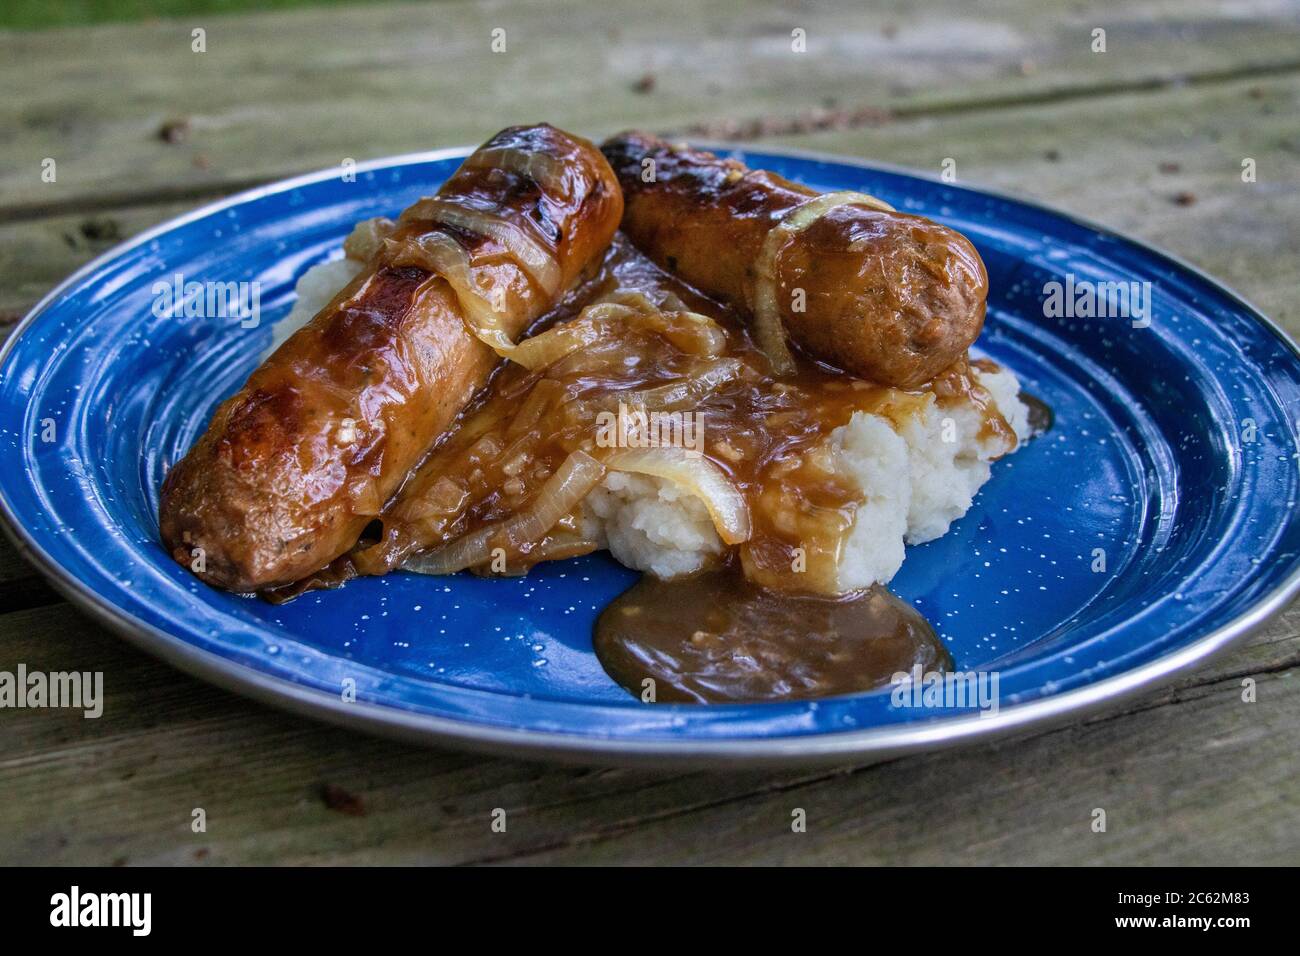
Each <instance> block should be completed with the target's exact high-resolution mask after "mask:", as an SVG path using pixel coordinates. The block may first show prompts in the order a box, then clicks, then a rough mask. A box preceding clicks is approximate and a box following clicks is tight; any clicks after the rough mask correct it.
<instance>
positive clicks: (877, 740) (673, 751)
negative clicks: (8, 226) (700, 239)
mask: <svg viewBox="0 0 1300 956" xmlns="http://www.w3.org/2000/svg"><path fill="white" fill-rule="evenodd" d="M692 145H696V146H700V147H703V148H706V149H711V150H715V151H730V150H740V151H745V150H749V149H751V148H752V147H751V145H750V144H745V143H731V142H718V141H709V140H701V141H695V142H693V144H692ZM473 149H474V147H451V148H447V149H438V150H429V151H426V152H419V153H405V154H402V155H399V156H392V157H387V158H382V159H375V160H369V161H367V162H364V163H359V164H357V167H356V171H357V172H373V171H378V170H383V169H391V168H393V167H396V166H408V165H414V164H418V163H428V162H437V161H440V160H448V159H457V158H461V157H464V156H468V155H469V154H470V153H471V152H473ZM769 152H772V151H769ZM775 152H776V153H779V154H780V155H783V156H788V157H791V158H796V159H806V160H810V161H814V162H822V163H831V164H837V165H844V166H857V167H860V168H862V169H867V170H883V171H886V172H892V173H898V174H902V175H907V176H912V177H915V178H917V179H924V180H927V181H929V182H932V183H936V184H938V183H941V180H940V179H939V178H938V177H935V176H933V175H930V174H926V173H921V172H917V171H915V170H911V169H907V168H905V167H902V166H897V165H894V164H890V163H881V162H874V161H873V162H869V163H868V162H864V161H862V160H860V159H858V158H856V157H852V156H842V155H836V154H832V153H820V152H815V151H809V150H800V149H779V150H776V151H775ZM337 176H338V170H337V169H325V170H320V171H318V172H314V173H306V174H303V175H301V176H295V177H293V178H290V179H284V180H278V181H276V182H274V183H269V184H267V185H264V186H258V187H255V188H253V189H249V190H245V191H243V192H239V193H235V194H234V195H232V196H227V197H226V198H224V199H220V200H218V201H216V202H213V203H209V204H207V205H205V206H201V207H199V208H198V209H194V210H192V211H190V212H188V213H185V214H184V215H181V216H177V217H175V218H173V219H169V220H167V221H165V222H162V223H159V224H158V225H156V226H153V227H152V228H150V229H147V230H145V231H144V232H142V233H140V234H139V235H137V236H135V237H134V238H132V239H130V240H128V241H127V242H124V243H121V244H119V245H117V246H114V247H113V248H111V249H109V250H107V251H106V252H104V253H103V254H101V255H99V256H97V257H95V258H94V259H92V260H91V261H90V262H88V263H86V264H85V265H83V266H82V267H81V268H79V269H77V270H76V271H75V272H73V273H72V275H70V276H68V278H66V279H64V280H63V281H62V282H60V283H59V284H58V285H57V286H55V287H54V288H53V289H51V290H50V292H48V293H47V294H46V295H45V296H44V297H43V298H42V299H41V300H40V301H39V302H38V303H37V304H36V305H35V306H34V307H33V308H32V310H31V311H30V312H28V313H27V315H26V316H24V317H23V319H22V321H21V322H19V323H18V325H17V326H16V327H15V329H14V331H13V332H12V333H11V334H10V336H9V338H8V340H7V341H6V342H5V343H4V345H3V347H0V366H3V364H4V362H5V361H6V359H7V358H8V356H9V353H10V352H11V351H12V350H13V349H14V347H15V346H16V344H17V343H18V341H19V339H20V338H21V336H22V335H23V333H24V332H25V331H26V330H27V328H28V327H29V326H31V325H32V324H33V323H34V322H35V321H36V320H37V319H38V318H39V317H40V315H41V313H43V312H44V311H45V310H46V309H47V308H48V307H49V306H50V305H51V304H52V303H54V302H55V301H57V300H58V299H59V298H60V297H61V296H62V295H63V294H64V293H65V292H67V291H68V290H69V289H71V288H73V287H74V286H76V285H77V284H78V283H79V282H80V281H81V279H82V278H83V277H84V276H87V275H89V274H91V273H92V272H94V271H95V270H97V269H98V268H99V267H100V266H101V265H102V264H104V263H107V262H109V261H110V260H112V259H114V258H116V257H117V256H120V255H121V254H122V253H124V252H126V251H128V250H130V249H134V248H136V247H137V246H140V245H143V244H144V243H147V242H149V241H151V240H152V239H154V238H155V237H157V236H159V235H162V234H164V233H166V232H169V231H171V230H173V229H175V228H176V227H178V226H181V225H184V224H186V223H189V222H193V221H195V220H198V219H201V218H204V217H206V216H209V215H212V214H213V213H217V212H221V211H222V210H224V209H229V208H231V207H234V206H238V205H242V204H244V203H248V202H253V201H256V200H259V199H263V198H266V197H268V196H272V195H275V194H277V193H281V192H287V191H290V190H293V189H297V188H299V187H302V186H306V185H310V184H312V183H317V182H321V181H324V180H328V179H332V178H334V177H337ZM978 191H979V192H980V193H983V194H986V195H988V196H992V197H994V198H997V199H1003V200H1007V201H1010V202H1014V203H1018V204H1020V205H1022V206H1026V207H1029V208H1033V209H1037V210H1039V211H1042V212H1045V213H1048V214H1050V215H1053V216H1056V217H1059V218H1061V219H1064V220H1067V221H1070V222H1072V223H1074V224H1076V225H1078V226H1081V227H1084V228H1086V229H1090V230H1092V231H1094V232H1096V233H1099V234H1102V235H1106V236H1112V237H1115V238H1118V239H1123V240H1125V241H1129V242H1135V243H1137V244H1138V245H1141V246H1142V247H1143V248H1145V249H1147V250H1150V251H1151V252H1153V253H1155V254H1157V255H1159V256H1161V257H1163V258H1164V259H1166V260H1168V261H1169V262H1171V263H1173V264H1175V265H1177V266H1178V267H1179V268H1181V269H1183V270H1185V271H1186V272H1188V273H1189V274H1191V275H1194V276H1196V277H1197V278H1199V279H1201V280H1202V281H1204V282H1206V283H1207V284H1209V285H1210V286H1212V287H1213V288H1214V289H1215V290H1216V291H1218V292H1219V293H1220V294H1222V295H1224V296H1225V297H1227V298H1228V299H1230V300H1232V301H1233V302H1235V303H1237V304H1238V305H1240V306H1241V307H1242V308H1243V309H1245V310H1246V311H1247V312H1249V314H1250V316H1251V318H1252V319H1253V320H1254V321H1256V322H1257V323H1259V324H1260V325H1262V326H1263V327H1264V328H1265V329H1267V330H1268V331H1270V332H1271V333H1272V334H1273V335H1275V336H1276V337H1277V338H1278V339H1279V340H1280V341H1281V342H1282V343H1283V344H1284V345H1285V346H1286V347H1287V348H1288V349H1289V350H1290V352H1291V353H1292V355H1293V356H1294V357H1295V358H1296V359H1297V360H1300V346H1298V345H1297V344H1296V342H1295V341H1294V340H1293V339H1292V338H1291V337H1290V336H1289V335H1288V334H1287V332H1286V331H1285V330H1284V329H1282V328H1281V327H1280V326H1279V325H1278V324H1277V323H1275V322H1274V321H1273V320H1272V319H1270V318H1269V317H1268V316H1266V315H1265V314H1264V313H1263V312H1261V311H1260V310H1259V309H1257V308H1255V306H1253V305H1251V304H1250V303H1249V302H1248V301H1246V300H1245V299H1244V298H1242V296H1240V295H1238V294H1237V293H1236V292H1234V291H1233V290H1232V289H1230V288H1228V287H1227V286H1225V285H1224V284H1223V283H1222V282H1220V281H1219V280H1217V279H1215V278H1214V277H1213V276H1211V275H1208V274H1207V273H1206V272H1204V271H1203V270H1201V269H1199V268H1197V267H1196V266H1194V265H1192V264H1190V263H1188V262H1186V261H1185V260H1183V259H1181V258H1180V257H1178V256H1176V255H1173V254H1172V253H1169V252H1166V251H1165V250H1163V249H1160V248H1158V247H1156V246H1153V245H1151V244H1150V243H1147V242H1144V241H1141V240H1132V239H1129V238H1128V237H1126V236H1123V235H1122V234H1121V233H1117V232H1115V231H1114V230H1112V229H1110V228H1108V227H1106V226H1103V225H1101V224H1099V223H1096V222H1093V221H1092V220H1090V219H1087V218H1085V217H1082V216H1076V215H1074V214H1073V213H1070V212H1065V211H1063V210H1060V209H1057V208H1055V207H1053V206H1051V205H1048V204H1045V203H1040V202H1037V201H1034V200H1031V199H1025V198H1023V197H1020V196H1015V195H1013V194H1011V193H1007V192H1003V191H999V190H996V189H989V188H985V187H978ZM2 491H3V489H2V488H0V492H2ZM0 527H2V528H3V529H4V531H5V533H6V535H7V536H8V537H9V539H10V540H11V541H12V542H13V543H14V545H15V547H16V548H17V549H18V551H19V553H20V554H21V555H22V557H23V558H25V559H26V560H27V561H28V562H30V563H31V564H33V565H34V566H35V567H36V568H37V569H38V570H39V571H40V572H41V573H42V574H44V575H45V576H46V577H47V578H48V579H49V580H50V582H51V583H52V584H53V585H54V586H55V588H56V589H57V590H58V591H59V592H60V593H62V594H63V595H64V596H65V597H67V598H68V600H69V601H71V602H72V603H73V604H75V605H76V606H78V607H79V608H81V609H82V610H84V611H86V612H87V613H89V614H90V616H91V617H93V618H95V619H96V620H98V621H99V622H101V623H103V624H105V625H106V626H107V627H108V628H109V629H110V630H112V631H113V632H114V633H116V634H118V635H120V636H121V637H123V638H124V639H125V640H126V641H127V642H128V643H130V644H132V645H134V646H136V647H138V648H140V649H141V650H143V651H145V652H147V653H149V654H151V655H153V656H155V657H158V658H160V659H161V660H163V661H166V662H167V663H168V664H171V665H172V666H174V667H176V668H177V669H179V670H181V671H184V672H185V673H188V674H191V675H193V676H195V677H198V678H200V679H202V680H205V681H208V682H210V683H212V684H215V685H217V686H218V687H221V688H223V689H225V690H230V691H233V692H235V693H238V694H242V695H244V696H246V697H249V698H252V699H253V700H256V701H259V702H261V703H264V704H269V705H271V706H274V707H277V708H280V709H282V710H287V711H290V712H293V713H296V714H301V715H303V716H308V717H315V718H319V719H321V720H325V721H327V722H329V723H332V724H337V725H339V726H343V727H348V728H352V729H362V730H365V731H368V732H371V733H375V734H379V735H382V736H386V737H391V738H394V739H398V740H403V741H407V742H412V743H420V744H426V745H429V744H447V745H452V746H457V747H467V748H470V749H473V750H477V751H481V752H485V753H494V754H500V755H506V756H515V757H521V756H522V757H529V756H531V757H537V758H546V759H553V760H565V761H569V762H574V763H588V764H592V763H595V764H602V765H638V766H646V765H653V766H658V767H663V768H669V767H690V766H696V767H704V766H707V767H712V768H715V769H718V768H722V767H741V766H750V767H760V766H795V765H812V764H841V765H843V764H851V763H870V762H872V761H879V760H884V759H889V758H892V757H898V756H902V755H905V754H910V753H917V752H920V751H929V750H935V749H939V748H941V747H950V746H955V745H957V744H960V743H966V742H974V741H980V740H989V739H992V738H995V737H1002V736H1007V735H1010V734H1014V733H1016V732H1017V731H1020V730H1024V729H1027V728H1030V727H1046V726H1052V725H1056V724H1059V723H1062V722H1064V721H1066V720H1067V719H1070V718H1072V717H1077V716H1082V715H1084V714H1088V713H1092V712H1095V711H1098V710H1102V709H1105V708H1109V707H1112V706H1114V705H1115V704H1117V703H1119V702H1120V701H1122V700H1125V699H1128V698H1130V697H1132V696H1134V695H1136V694H1138V693H1140V692H1142V691H1145V690H1150V689H1152V688H1154V687H1157V686H1160V685H1161V684H1164V683H1167V682H1169V681H1171V680H1172V679H1173V678H1175V677H1176V676H1178V675H1179V674H1182V673H1184V672H1186V671H1189V670H1191V669H1192V668H1193V667H1194V666H1196V665H1198V664H1203V663H1205V662H1207V661H1209V660H1210V659H1211V658H1212V657H1214V656H1215V655H1217V654H1219V653H1221V652H1222V651H1224V650H1226V649H1227V648H1229V647H1231V646H1233V645H1234V644H1236V643H1238V642H1240V641H1242V640H1244V639H1245V638H1246V637H1248V636H1250V635H1251V634H1252V633H1254V632H1255V631H1256V630H1257V629H1258V628H1260V627H1262V626H1263V625H1264V624H1265V623H1267V622H1268V621H1269V620H1270V619H1271V618H1272V617H1273V616H1274V615H1276V614H1278V613H1279V612H1280V611H1281V610H1282V609H1283V608H1285V607H1286V606H1287V605H1288V604H1289V603H1290V601H1291V600H1292V599H1293V598H1295V596H1296V595H1297V594H1298V593H1300V570H1296V571H1294V572H1293V573H1292V574H1291V575H1290V576H1288V577H1287V578H1286V580H1284V581H1283V582H1282V583H1281V584H1280V585H1279V586H1278V587H1276V588H1274V589H1273V590H1272V591H1270V592H1269V593H1267V594H1266V595H1264V596H1263V597H1261V598H1260V599H1259V600H1258V601H1257V602H1256V603H1255V604H1254V605H1252V606H1251V607H1250V608H1248V609H1247V610H1246V611H1244V612H1243V613H1242V614H1240V615H1238V616H1237V617H1236V618H1234V619H1233V620H1232V621H1230V622H1228V623H1227V624H1225V625H1223V626H1222V627H1219V628H1217V629H1215V630H1213V631H1211V632H1210V633H1209V634H1206V635H1205V636H1203V637H1201V638H1199V639H1197V640H1195V641H1193V642H1192V643H1190V644H1188V645H1186V646H1185V647H1182V648H1179V649H1178V650H1176V651H1173V652H1171V653H1169V654H1166V655H1164V656H1162V657H1158V658H1156V659H1155V660H1153V661H1150V662H1148V663H1146V664H1143V665H1141V666H1139V667H1136V668H1134V669H1132V670H1130V671H1125V672H1123V673H1121V674H1116V675H1115V676H1112V677H1107V678H1103V679H1102V680H1100V681H1097V682H1096V683H1094V684H1089V685H1088V686H1086V687H1081V688H1078V689H1077V690H1071V691H1066V692H1065V693H1062V694H1059V695H1054V696H1051V697H1047V698H1044V699H1040V700H1035V701H1031V702H1029V703H1024V704H1014V705H1011V706H1008V707H1003V708H1001V709H999V711H998V712H997V713H996V714H993V715H989V716H980V715H971V716H962V717H953V718H944V719H941V720H936V721H934V722H933V723H930V724H924V725H917V726H902V727H883V728H875V729H869V730H848V731H839V732H836V733H830V734H819V735H815V736H798V737H769V738H763V739H759V740H706V741H701V740H671V739H657V740H625V739H619V740H613V739H602V738H599V737H588V736H581V735H576V734H558V733H541V732H537V731H531V730H514V729H510V728H501V727H492V726H485V725H481V724H472V723H466V722H462V721H457V720H449V719H446V718H441V717H433V716H429V715H423V714H416V713H412V712H409V711H403V710H399V709H397V708H394V707H386V706H381V705H377V704H369V703H366V702H363V701H356V702H352V703H345V702H343V701H342V700H341V699H340V698H339V697H338V696H337V695H334V694H329V693H326V692H324V691H318V690H315V689H312V688H308V687H303V686H302V685H299V684H295V683H292V682H291V681H287V680H283V679H280V678H277V677H271V676H268V675H267V674H264V673H262V672H261V671H259V670H257V669H255V668H252V667H248V666H245V665H242V664H238V663H236V662H234V661H230V660H227V659H225V658H223V657H221V656H219V655H217V654H214V653H211V652H209V651H206V650H203V649H202V648H198V647H195V646H193V645H191V644H189V643H187V642H185V641H183V640H181V639H179V638H176V637H174V636H172V635H170V634H168V633H167V632H166V631H163V630H162V629H160V628H156V627H154V626H153V625H151V624H149V623H147V622H145V621H142V620H140V619H139V618H137V617H136V616H135V615H133V614H130V613H129V612H127V611H124V610H122V609H121V608H119V607H117V606H116V605H114V604H112V603H111V602H110V601H108V600H106V599H104V598H103V597H102V596H101V595H99V594H98V593H96V592H95V591H93V590H92V589H90V588H89V587H87V586H86V585H85V584H83V583H82V582H81V581H79V580H78V579H77V578H76V577H74V576H73V575H71V574H70V573H68V571H67V570H66V569H64V568H63V566H62V565H60V564H59V563H58V562H57V561H55V560H54V559H53V558H52V557H51V556H50V555H49V554H48V553H47V552H46V551H45V550H44V549H43V548H42V547H41V546H40V544H39V543H38V542H37V541H36V539H35V538H33V537H32V536H31V535H30V534H29V533H28V532H27V530H26V529H25V528H24V527H22V525H21V524H20V522H19V521H18V520H17V518H16V516H15V515H14V513H13V512H12V510H11V508H10V505H9V502H8V501H7V499H6V498H5V496H4V494H3V493H0Z"/></svg>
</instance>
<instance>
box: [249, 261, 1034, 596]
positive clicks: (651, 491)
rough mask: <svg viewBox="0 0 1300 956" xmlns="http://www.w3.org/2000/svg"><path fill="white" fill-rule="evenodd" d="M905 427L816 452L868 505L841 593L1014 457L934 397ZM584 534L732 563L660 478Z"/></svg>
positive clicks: (1007, 380)
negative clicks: (1004, 457) (1004, 459)
mask: <svg viewBox="0 0 1300 956" xmlns="http://www.w3.org/2000/svg"><path fill="white" fill-rule="evenodd" d="M362 267H363V266H362V263H361V262H358V261H356V260H353V259H349V258H344V259H336V260H333V261H331V262H326V263H322V264H320V265H317V266H314V267H313V268H311V269H309V270H307V272H306V273H304V274H303V276H302V278H301V279H299V280H298V284H297V287H296V288H297V294H298V301H297V302H296V303H295V305H294V307H293V309H292V311H291V312H290V313H289V315H288V316H286V317H285V318H284V319H283V320H281V321H280V322H278V323H277V324H276V325H275V327H274V330H273V332H274V341H273V343H272V349H275V348H278V347H279V345H280V343H282V342H283V341H284V340H285V339H287V338H288V337H289V336H290V335H292V334H293V332H294V331H296V330H297V329H298V328H300V327H301V326H303V325H305V324H306V323H307V322H309V321H310V320H311V319H312V318H313V317H314V316H315V315H316V313H317V312H319V311H320V310H321V309H322V308H324V307H325V305H326V304H327V303H328V302H329V301H330V299H332V298H333V297H334V295H335V294H336V293H337V292H338V291H339V290H340V289H342V288H343V286H345V285H346V284H347V283H348V282H350V281H351V280H352V279H353V278H354V277H355V276H356V275H357V273H359V272H360V271H361V269H362ZM975 375H976V377H977V378H978V380H979V382H980V384H981V385H983V386H984V388H985V389H987V390H988V392H989V393H990V395H991V396H992V398H993V401H994V403H995V404H996V405H997V408H998V411H999V412H1000V413H1001V414H1002V416H1003V418H1005V419H1006V421H1007V424H1008V425H1010V426H1011V428H1012V430H1013V431H1014V432H1015V435H1016V438H1017V446H1018V444H1019V443H1022V442H1024V441H1025V440H1026V439H1027V438H1029V436H1030V427H1029V418H1028V415H1029V412H1028V408H1027V407H1026V406H1025V405H1024V403H1023V402H1021V401H1020V399H1019V398H1018V395H1019V392H1020V383H1019V382H1018V381H1017V379H1016V377H1015V375H1014V374H1012V373H1011V372H1010V371H1008V370H1006V369H999V370H998V371H996V372H986V371H982V370H979V369H976V370H975ZM926 399H927V400H926V401H924V402H922V403H920V404H919V406H916V407H915V408H914V409H913V410H912V411H911V413H910V414H909V415H907V416H906V417H905V418H904V420H903V421H902V423H901V424H899V425H895V424H894V423H893V422H891V421H890V420H889V419H886V418H884V417H882V416H879V415H871V414H867V413H864V412H856V413H855V414H854V415H853V418H852V419H851V420H850V421H849V422H848V424H846V425H843V426H841V427H839V428H837V429H835V430H834V431H833V432H832V433H831V435H830V437H829V438H828V439H827V441H826V442H825V444H824V445H823V446H822V448H821V449H820V450H819V452H820V453H821V454H824V455H827V456H829V459H830V460H831V461H832V462H833V463H834V467H835V470H836V471H837V473H838V474H839V475H840V476H841V477H843V478H844V479H846V480H847V481H848V482H849V483H850V485H851V486H852V487H856V488H857V489H859V491H860V493H861V496H862V498H861V502H860V504H859V505H858V508H857V511H856V513H855V515H854V519H853V523H852V525H851V526H850V528H849V530H848V532H847V534H846V536H845V537H844V539H843V546H842V548H841V549H840V560H839V565H838V580H837V586H838V590H839V591H840V592H847V591H853V590H857V589H860V588H865V587H869V586H870V585H872V584H884V583H886V582H888V581H889V580H890V579H891V578H892V577H893V576H894V575H895V574H896V573H898V569H899V568H900V567H901V566H902V564H903V558H904V544H921V543H923V542H926V541H932V540H934V539H935V538H939V537H942V536H943V535H944V534H946V533H947V531H948V528H949V527H950V526H951V524H952V522H954V521H956V520H957V519H958V518H960V517H962V515H964V514H965V513H966V512H967V511H968V510H969V509H970V506H971V502H972V501H973V499H974V497H975V495H976V493H977V492H978V491H979V489H980V488H981V487H982V486H983V485H984V483H985V482H987V481H988V480H989V475H990V473H991V464H992V462H993V460H994V459H996V458H998V457H1000V456H1002V455H1004V454H1007V453H1009V452H1012V451H1014V450H1015V448H1014V447H1007V445H1008V444H1009V443H1008V442H1006V441H1005V440H1004V439H1002V438H999V437H996V436H994V437H989V436H981V434H980V432H981V429H982V425H983V416H982V414H981V412H980V411H979V410H978V409H977V408H975V407H974V406H973V405H956V406H948V407H942V408H941V407H940V406H939V405H938V403H937V401H936V400H935V398H934V396H932V395H928V396H926ZM583 525H584V531H585V532H586V534H587V536H588V537H590V538H591V539H592V540H595V541H598V542H599V543H600V544H601V545H602V546H603V547H606V548H608V549H609V551H610V553H611V554H612V555H613V556H614V557H615V558H616V559H617V560H618V561H619V562H620V563H622V564H624V565H626V566H627V567H630V568H634V569H636V570H639V571H649V572H651V573H653V574H656V575H658V576H660V577H676V576H677V575H681V574H689V573H691V572H693V571H698V570H700V569H701V568H703V567H705V566H707V565H708V564H710V563H712V562H713V561H714V560H715V559H716V558H717V557H718V556H719V555H721V554H722V553H723V551H724V547H725V546H724V545H723V543H722V540H721V539H720V538H719V537H718V534H717V532H716V531H715V530H714V527H713V523H712V522H711V521H710V520H709V514H708V512H707V510H706V509H705V507H704V505H703V503H702V502H701V501H700V500H699V499H698V498H695V497H693V496H691V495H690V494H688V493H686V492H683V491H682V490H681V488H680V487H679V486H677V485H674V484H672V483H670V482H667V481H664V480H662V479H659V478H652V477H647V476H644V475H635V474H627V473H623V472H611V473H610V474H608V475H607V476H606V477H605V479H604V481H603V482H602V484H601V485H600V486H599V487H597V488H596V490H595V491H593V492H592V494H591V495H589V496H588V498H587V500H586V502H585V503H584V514H583Z"/></svg>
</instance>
